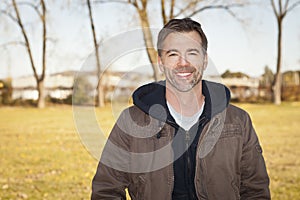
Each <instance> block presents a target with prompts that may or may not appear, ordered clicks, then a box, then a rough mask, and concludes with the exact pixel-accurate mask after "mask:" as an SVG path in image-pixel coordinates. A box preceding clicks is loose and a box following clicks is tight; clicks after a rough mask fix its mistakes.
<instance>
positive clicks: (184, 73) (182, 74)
mask: <svg viewBox="0 0 300 200" xmlns="http://www.w3.org/2000/svg"><path fill="white" fill-rule="evenodd" d="M191 74H192V73H191V72H179V73H176V75H177V76H179V77H182V78H185V77H189V76H190V75H191Z"/></svg>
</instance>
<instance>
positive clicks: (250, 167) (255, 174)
mask: <svg viewBox="0 0 300 200" xmlns="http://www.w3.org/2000/svg"><path fill="white" fill-rule="evenodd" d="M243 123H244V124H243V126H244V144H243V153H242V160H241V185H240V195H241V199H243V200H244V199H270V191H269V177H268V174H267V170H266V165H265V161H264V158H263V155H262V148H261V146H260V144H259V141H258V138H257V135H256V133H255V130H254V128H253V126H252V122H251V119H250V117H249V115H248V114H246V119H245V121H244V122H243Z"/></svg>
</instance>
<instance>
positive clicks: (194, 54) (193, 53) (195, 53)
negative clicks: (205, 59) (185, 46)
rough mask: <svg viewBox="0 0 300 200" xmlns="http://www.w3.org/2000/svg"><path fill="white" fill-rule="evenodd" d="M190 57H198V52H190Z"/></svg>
mask: <svg viewBox="0 0 300 200" xmlns="http://www.w3.org/2000/svg"><path fill="white" fill-rule="evenodd" d="M189 55H191V56H197V55H198V52H190V53H189Z"/></svg>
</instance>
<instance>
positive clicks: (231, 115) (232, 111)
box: [226, 104, 252, 126]
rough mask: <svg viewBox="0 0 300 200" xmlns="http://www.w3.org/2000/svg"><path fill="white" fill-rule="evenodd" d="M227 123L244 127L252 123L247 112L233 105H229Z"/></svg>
mask: <svg viewBox="0 0 300 200" xmlns="http://www.w3.org/2000/svg"><path fill="white" fill-rule="evenodd" d="M226 121H227V123H238V124H240V125H242V126H244V125H245V124H248V123H252V122H251V118H250V115H249V113H248V112H247V111H245V110H244V109H242V108H240V107H237V106H235V105H232V104H229V105H228V107H227V111H226Z"/></svg>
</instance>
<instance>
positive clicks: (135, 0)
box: [95, 0, 245, 80]
mask: <svg viewBox="0 0 300 200" xmlns="http://www.w3.org/2000/svg"><path fill="white" fill-rule="evenodd" d="M95 2H98V3H110V2H117V3H123V4H129V5H131V6H133V7H134V8H135V9H136V11H137V13H138V14H139V19H140V24H141V27H142V30H143V36H144V41H145V46H146V50H147V55H148V58H149V60H150V62H151V64H152V69H153V77H154V79H155V80H158V79H159V78H160V73H159V68H158V66H157V65H156V63H157V52H156V50H155V48H154V44H153V38H152V33H151V30H150V28H149V27H150V22H149V17H148V11H147V4H148V0H128V1H125V0H96V1H95ZM167 3H168V8H169V9H168V10H169V12H168V14H167V9H166V7H167V6H166V5H167ZM243 5H245V3H228V4H226V3H224V2H223V3H222V2H220V1H217V0H213V1H210V2H209V4H208V3H207V1H204V0H192V1H184V0H181V1H175V0H170V2H165V0H161V15H162V16H161V17H162V21H163V23H164V24H165V23H167V22H168V21H169V20H170V19H172V18H175V17H179V16H186V17H192V16H194V15H196V14H198V13H200V12H202V11H204V10H208V9H225V10H227V11H228V12H229V13H230V14H232V15H234V12H233V11H232V10H231V8H233V7H241V6H243ZM175 11H177V12H176V13H175Z"/></svg>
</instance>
